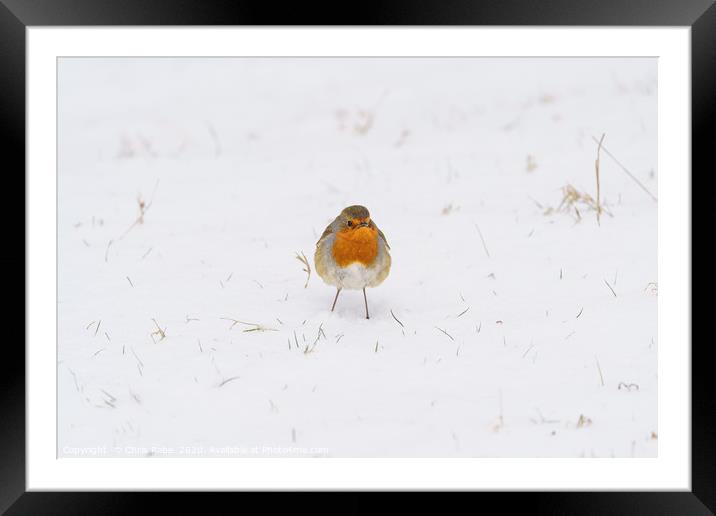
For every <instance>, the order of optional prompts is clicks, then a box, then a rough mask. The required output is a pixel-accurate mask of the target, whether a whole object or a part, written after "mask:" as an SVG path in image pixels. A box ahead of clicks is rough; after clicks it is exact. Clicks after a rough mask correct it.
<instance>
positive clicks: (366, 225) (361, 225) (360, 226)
mask: <svg viewBox="0 0 716 516" xmlns="http://www.w3.org/2000/svg"><path fill="white" fill-rule="evenodd" d="M367 227H368V223H367V222H361V223H360V224H358V225H357V226H356V228H367Z"/></svg>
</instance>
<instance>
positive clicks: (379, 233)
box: [375, 226, 390, 249]
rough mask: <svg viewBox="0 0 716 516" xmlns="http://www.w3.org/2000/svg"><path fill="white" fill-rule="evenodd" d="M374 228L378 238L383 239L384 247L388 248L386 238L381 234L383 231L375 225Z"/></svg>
mask: <svg viewBox="0 0 716 516" xmlns="http://www.w3.org/2000/svg"><path fill="white" fill-rule="evenodd" d="M375 229H377V230H378V235H379V236H380V238H382V239H383V243H384V244H385V247H387V248H388V249H390V246H389V245H388V240H387V239H386V238H385V235H384V234H383V232H382V231H381V230H380V229H379V228H378V226H375Z"/></svg>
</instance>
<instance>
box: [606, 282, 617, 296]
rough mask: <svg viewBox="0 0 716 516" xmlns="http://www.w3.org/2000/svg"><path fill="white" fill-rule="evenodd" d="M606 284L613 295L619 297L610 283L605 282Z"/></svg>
mask: <svg viewBox="0 0 716 516" xmlns="http://www.w3.org/2000/svg"><path fill="white" fill-rule="evenodd" d="M604 283H605V284H606V286H607V287H609V290H611V291H612V294H614V297H617V293H616V292H614V289H613V288H612V286H611V285H610V284H609V282H608V281H607V280H604Z"/></svg>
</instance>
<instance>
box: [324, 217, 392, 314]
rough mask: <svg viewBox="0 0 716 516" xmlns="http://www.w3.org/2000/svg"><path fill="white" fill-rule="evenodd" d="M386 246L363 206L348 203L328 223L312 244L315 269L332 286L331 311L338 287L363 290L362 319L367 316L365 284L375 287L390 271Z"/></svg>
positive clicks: (382, 236) (384, 240)
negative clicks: (363, 312)
mask: <svg viewBox="0 0 716 516" xmlns="http://www.w3.org/2000/svg"><path fill="white" fill-rule="evenodd" d="M389 249H390V246H389V245H388V241H387V240H386V239H385V235H384V234H383V232H382V231H381V230H380V229H378V226H376V225H375V222H374V221H373V220H372V219H371V218H370V213H369V212H368V209H367V208H365V207H364V206H348V207H347V208H345V209H344V210H343V211H342V212H341V213H340V214H339V215H338V216H337V217H336V218H335V220H334V221H333V222H331V223H330V224H329V225H328V227H327V228H326V230H325V231H324V232H323V234H322V235H321V238H320V239H319V240H318V242H317V243H316V254H315V255H314V261H315V264H316V272H317V273H318V275H319V276H320V277H321V278H323V281H324V282H326V283H327V284H328V285H332V286H334V287H336V289H337V290H336V297H335V298H334V299H333V306H331V312H332V311H333V310H334V309H335V308H336V301H338V294H340V293H341V290H343V289H344V288H345V289H349V290H363V299H364V301H365V318H366V319H370V316H369V315H368V297H367V296H366V293H365V289H366V287H377V286H378V285H380V284H381V283H383V280H385V278H386V277H387V276H388V273H389V272H390V261H391V260H390V253H388V250H389Z"/></svg>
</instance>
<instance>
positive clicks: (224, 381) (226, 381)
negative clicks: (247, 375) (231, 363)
mask: <svg viewBox="0 0 716 516" xmlns="http://www.w3.org/2000/svg"><path fill="white" fill-rule="evenodd" d="M239 378H240V377H239V376H232V377H231V378H227V379H226V380H223V381H222V382H221V383H220V384H219V387H223V386H224V385H226V384H227V383H229V382H233V381H234V380H238V379H239Z"/></svg>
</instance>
